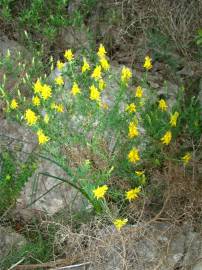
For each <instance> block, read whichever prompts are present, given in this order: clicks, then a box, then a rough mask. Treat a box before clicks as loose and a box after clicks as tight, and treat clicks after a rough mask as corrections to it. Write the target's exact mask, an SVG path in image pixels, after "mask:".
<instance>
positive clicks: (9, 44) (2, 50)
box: [0, 35, 28, 56]
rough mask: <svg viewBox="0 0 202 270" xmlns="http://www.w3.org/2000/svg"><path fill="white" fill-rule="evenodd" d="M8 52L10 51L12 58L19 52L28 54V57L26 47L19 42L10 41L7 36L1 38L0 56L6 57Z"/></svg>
mask: <svg viewBox="0 0 202 270" xmlns="http://www.w3.org/2000/svg"><path fill="white" fill-rule="evenodd" d="M8 50H9V51H10V54H11V56H14V55H15V54H16V53H18V52H21V53H26V54H27V55H28V52H27V50H26V49H25V47H23V46H22V45H20V44H19V43H18V42H16V41H14V40H10V39H8V37H7V36H5V35H3V36H0V55H2V56H5V55H6V54H7V52H8Z"/></svg>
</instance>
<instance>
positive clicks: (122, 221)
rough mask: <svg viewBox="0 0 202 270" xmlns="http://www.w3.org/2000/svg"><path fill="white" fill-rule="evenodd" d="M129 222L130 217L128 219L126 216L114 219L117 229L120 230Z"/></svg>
mask: <svg viewBox="0 0 202 270" xmlns="http://www.w3.org/2000/svg"><path fill="white" fill-rule="evenodd" d="M127 222H128V219H127V218H124V219H119V218H117V219H115V220H114V221H113V223H114V226H115V227H116V229H117V230H118V231H120V230H121V228H122V227H123V226H125V225H126V223H127Z"/></svg>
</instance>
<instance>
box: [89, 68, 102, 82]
mask: <svg viewBox="0 0 202 270" xmlns="http://www.w3.org/2000/svg"><path fill="white" fill-rule="evenodd" d="M91 77H92V78H94V79H95V80H98V79H101V77H102V75H101V66H96V67H95V69H94V70H93V73H92V75H91Z"/></svg>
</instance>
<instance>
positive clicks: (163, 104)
mask: <svg viewBox="0 0 202 270" xmlns="http://www.w3.org/2000/svg"><path fill="white" fill-rule="evenodd" d="M167 108H168V106H167V104H166V101H165V100H164V99H160V100H159V109H161V110H162V111H166V110H167Z"/></svg>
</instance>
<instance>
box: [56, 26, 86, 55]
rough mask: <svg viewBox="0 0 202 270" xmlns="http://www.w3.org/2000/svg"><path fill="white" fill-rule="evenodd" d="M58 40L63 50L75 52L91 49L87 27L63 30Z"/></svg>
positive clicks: (71, 27) (70, 27)
mask: <svg viewBox="0 0 202 270" xmlns="http://www.w3.org/2000/svg"><path fill="white" fill-rule="evenodd" d="M58 40H59V41H58V42H59V44H60V48H61V50H66V49H73V50H74V52H75V51H78V50H83V48H86V49H87V48H88V49H89V48H90V42H89V35H88V29H87V28H86V27H85V25H82V26H81V27H80V28H78V27H73V26H69V27H66V28H63V29H61V31H60V34H59V37H58Z"/></svg>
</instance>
